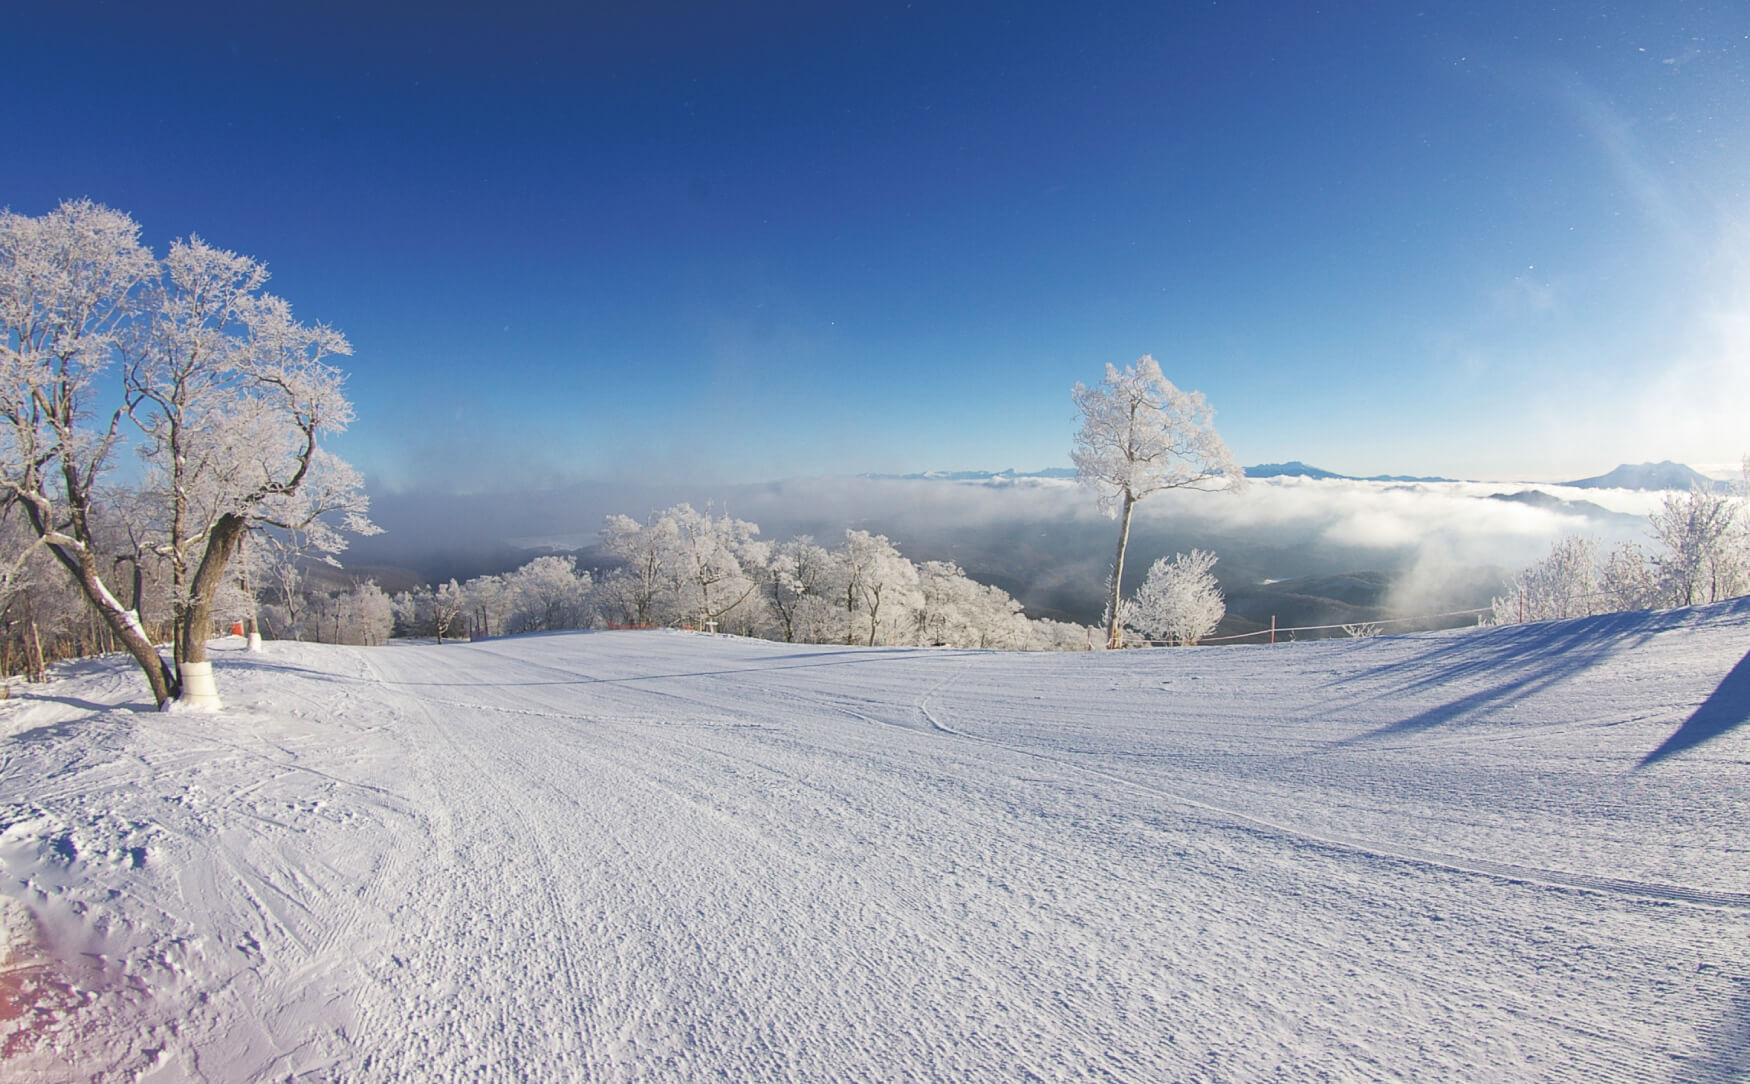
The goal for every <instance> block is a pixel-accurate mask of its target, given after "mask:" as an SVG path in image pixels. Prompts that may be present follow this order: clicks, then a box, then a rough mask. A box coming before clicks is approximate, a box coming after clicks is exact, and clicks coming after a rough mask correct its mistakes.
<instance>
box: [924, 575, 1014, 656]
mask: <svg viewBox="0 0 1750 1084" xmlns="http://www.w3.org/2000/svg"><path fill="white" fill-rule="evenodd" d="M917 570H918V589H919V600H918V604H917V606H916V609H915V610H914V611H913V625H914V636H915V638H916V640H917V642H918V643H921V644H932V645H938V646H942V647H975V648H988V649H1007V650H1023V649H1026V648H1028V647H1031V646H1032V644H1033V630H1032V629H1031V628H1030V627H1029V626H1028V622H1027V618H1026V617H1025V616H1024V615H1023V614H1022V613H1021V604H1020V603H1019V602H1016V601H1015V600H1014V599H1013V598H1011V597H1009V593H1008V592H1007V591H1004V590H1003V589H1002V588H1000V587H993V586H991V585H989V584H983V583H979V582H977V581H975V580H972V579H969V578H968V577H967V575H966V574H965V573H964V572H962V571H961V569H960V566H959V565H956V564H954V563H953V562H952V561H925V562H924V563H923V564H921V565H919V566H917Z"/></svg>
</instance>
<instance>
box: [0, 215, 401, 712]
mask: <svg viewBox="0 0 1750 1084" xmlns="http://www.w3.org/2000/svg"><path fill="white" fill-rule="evenodd" d="M138 233H139V230H138V227H137V226H136V225H135V224H134V222H133V220H132V219H130V218H128V216H126V215H124V214H121V213H120V212H117V211H113V210H110V209H108V208H105V207H101V206H98V205H97V204H93V203H91V202H89V201H79V202H69V203H64V204H62V205H61V206H60V207H58V208H57V209H56V210H55V211H53V212H50V213H49V214H47V215H44V216H42V217H41V218H29V217H26V216H22V215H15V214H12V213H10V212H4V213H0V330H3V334H4V346H3V353H0V369H4V373H3V377H4V379H3V380H0V384H3V385H4V386H3V389H0V396H4V397H5V399H4V402H0V490H3V492H4V494H5V496H6V497H8V498H10V499H14V500H17V501H19V502H21V504H22V506H23V507H24V508H25V509H26V512H27V515H28V517H29V519H30V521H31V523H32V526H33V529H34V530H35V531H36V532H37V535H38V537H39V538H41V539H42V541H43V542H44V543H45V544H46V546H47V547H48V549H49V550H50V552H51V553H53V554H54V555H55V557H56V559H57V560H58V561H59V562H60V563H61V564H62V565H63V567H65V568H66V569H67V571H68V572H69V573H70V574H71V575H72V576H73V579H74V582H76V583H77V584H78V585H79V588H80V590H81V592H82V593H83V594H84V595H85V596H86V598H88V599H89V600H90V601H91V603H92V605H93V606H94V607H96V609H97V611H98V612H99V613H100V614H102V616H103V620H104V621H105V623H106V624H108V626H109V627H110V628H111V629H112V630H113V632H114V634H115V636H116V637H117V639H119V640H120V641H121V642H122V643H123V644H124V645H125V646H126V648H127V650H128V651H129V653H130V654H132V655H133V656H134V658H135V660H136V661H137V662H138V663H139V665H140V667H141V669H142V671H143V672H144V673H145V674H146V678H147V681H148V683H149V684H150V685H151V688H152V693H153V696H154V698H155V699H156V700H157V701H158V702H159V704H160V705H163V704H165V703H168V701H169V700H170V699H171V698H173V697H175V696H177V695H179V693H180V692H181V691H182V683H183V677H184V674H185V671H186V668H187V667H190V666H201V667H205V666H206V659H205V649H204V644H205V639H206V637H207V635H208V634H209V633H210V631H211V624H212V606H213V601H214V598H215V597H216V595H217V594H218V592H219V591H220V590H221V589H222V588H223V587H224V585H225V584H226V583H227V582H228V581H229V578H230V577H229V576H228V575H227V569H228V566H229V563H230V561H231V559H232V557H233V556H234V554H235V553H236V550H237V547H238V546H239V545H240V544H241V541H242V538H243V536H244V534H245V533H246V532H248V531H249V530H250V529H252V528H253V527H255V526H256V525H259V524H270V523H271V524H279V525H282V526H287V527H291V528H294V529H305V530H310V531H312V532H314V533H317V534H319V535H320V537H322V538H323V539H324V540H325V541H327V542H329V543H331V544H333V545H335V546H337V545H338V542H339V538H340V533H341V531H344V530H366V531H368V530H372V529H373V528H371V527H370V526H369V522H368V520H366V519H365V518H364V497H363V493H362V490H361V489H360V486H359V479H358V476H357V474H356V472H353V471H352V470H351V468H350V467H348V466H346V464H344V463H342V462H340V461H339V460H337V459H333V458H332V457H330V456H328V455H327V454H326V453H325V452H323V450H322V449H321V447H320V439H321V438H322V437H324V436H326V435H327V434H329V433H332V432H335V431H337V430H339V429H340V428H342V427H344V426H345V425H346V423H347V422H348V421H349V420H350V418H351V406H350V404H349V403H348V402H347V401H346V398H345V396H344V395H343V394H342V390H341V389H342V382H343V378H342V375H341V373H340V371H339V370H337V369H335V368H333V367H332V366H330V365H329V364H328V363H327V361H326V360H325V359H326V358H328V357H330V356H332V355H336V354H343V353H348V352H350V350H349V348H348V347H347V345H346V340H345V339H344V338H343V337H341V336H340V334H339V333H338V332H335V331H333V330H331V329H328V328H325V327H320V326H318V327H306V326H305V325H302V324H300V323H298V322H297V321H295V320H293V319H292V316H291V310H290V308H289V307H288V306H287V305H286V303H285V302H284V301H282V300H280V299H278V298H274V297H272V296H270V295H267V294H265V293H263V292H261V286H262V283H263V282H264V281H265V279H266V272H265V270H263V269H262V268H261V267H260V265H259V264H256V263H255V262H254V261H251V260H248V259H246V258H243V257H238V256H236V255H234V254H232V253H227V252H222V251H220V250H217V249H214V248H212V247H210V246H208V245H206V244H205V243H204V242H201V241H199V240H198V239H193V238H191V239H189V240H187V241H180V242H177V243H175V244H174V245H172V246H171V249H170V252H169V254H168V255H167V256H166V257H165V258H164V259H163V260H162V261H159V260H156V259H154V258H153V256H152V254H151V252H150V251H149V250H147V249H146V248H145V247H144V246H142V245H141V244H140V243H139V240H138ZM114 372H119V374H120V379H119V380H117V381H116V382H115V383H114V384H112V385H108V391H107V392H106V385H105V380H106V378H107V377H108V376H109V375H110V374H111V373H114ZM130 421H131V422H132V423H133V424H134V425H135V426H137V437H138V440H137V443H136V447H137V448H138V450H139V451H140V453H141V455H142V456H143V458H144V461H145V467H146V479H145V482H144V484H143V492H144V493H145V494H146V496H147V498H148V505H149V515H147V516H146V517H144V518H143V519H142V520H141V521H140V522H141V524H142V525H143V526H144V527H146V528H147V534H146V536H144V537H143V538H139V539H136V541H137V543H138V548H139V550H140V551H150V552H152V553H154V554H156V555H157V556H159V557H161V558H162V559H163V560H165V561H166V562H168V564H169V565H170V568H171V580H172V584H173V597H172V600H171V604H172V606H173V607H174V608H175V614H176V618H177V622H176V624H177V635H176V644H175V647H174V650H173V654H172V661H173V662H174V667H173V666H172V665H171V664H170V663H167V662H166V661H165V660H163V659H162V658H160V657H159V656H158V653H157V651H156V650H155V649H154V648H153V647H152V644H151V643H150V640H149V639H148V637H147V636H146V633H145V631H144V628H143V627H142V622H141V620H140V617H139V614H138V612H137V605H130V604H128V603H126V602H123V601H122V600H120V599H118V598H117V596H116V594H115V592H114V591H113V590H112V584H111V582H110V577H113V575H114V572H115V570H114V569H113V568H109V567H106V566H105V557H106V554H104V553H102V552H100V548H101V547H100V546H99V540H98V532H99V530H100V520H101V518H102V517H103V515H104V514H105V509H104V508H103V507H101V505H102V504H103V502H102V500H101V495H100V489H99V487H100V485H101V484H102V480H103V479H104V478H105V476H106V475H107V474H108V473H109V471H110V470H111V468H113V467H114V466H115V463H114V457H115V454H116V452H117V450H118V449H119V448H120V447H121V444H122V442H123V441H124V440H125V439H126V438H125V434H124V424H126V423H128V422H130ZM136 556H138V554H137V553H136ZM135 567H136V568H137V567H138V565H137V564H136V566H135Z"/></svg>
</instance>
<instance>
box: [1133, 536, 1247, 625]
mask: <svg viewBox="0 0 1750 1084" xmlns="http://www.w3.org/2000/svg"><path fill="white" fill-rule="evenodd" d="M1215 561H1216V557H1215V554H1213V553H1209V552H1207V551H1205V550H1196V549H1194V550H1192V551H1191V552H1190V553H1176V554H1174V555H1173V556H1172V557H1170V558H1168V557H1162V558H1160V559H1159V560H1157V561H1156V562H1155V563H1154V564H1153V565H1152V566H1150V568H1149V570H1148V576H1147V578H1145V579H1144V580H1143V581H1142V586H1141V587H1139V588H1137V591H1136V596H1135V598H1133V599H1132V600H1131V607H1130V613H1129V618H1130V622H1131V624H1132V625H1133V626H1134V627H1135V628H1136V629H1137V630H1138V631H1140V632H1141V633H1142V634H1143V635H1144V636H1145V637H1147V638H1149V639H1156V640H1171V641H1172V642H1173V643H1176V644H1195V643H1196V642H1197V641H1199V640H1201V639H1203V638H1204V637H1205V636H1208V635H1209V634H1210V633H1211V632H1214V631H1215V626H1217V625H1219V624H1220V623H1221V619H1222V617H1223V616H1224V615H1226V613H1227V603H1226V601H1225V600H1224V599H1223V598H1222V594H1221V586H1220V585H1219V584H1218V583H1217V582H1216V579H1215V573H1214V571H1213V570H1214V568H1215Z"/></svg>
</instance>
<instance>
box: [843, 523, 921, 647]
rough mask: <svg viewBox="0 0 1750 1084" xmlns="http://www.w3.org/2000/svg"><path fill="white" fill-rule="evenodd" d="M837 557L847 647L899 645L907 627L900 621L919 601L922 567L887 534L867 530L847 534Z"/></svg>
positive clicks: (847, 532)
mask: <svg viewBox="0 0 1750 1084" xmlns="http://www.w3.org/2000/svg"><path fill="white" fill-rule="evenodd" d="M834 556H835V557H836V558H837V563H838V568H839V580H840V583H841V584H842V590H843V598H844V600H845V614H846V617H847V619H848V620H847V622H846V626H845V642H846V643H854V642H855V641H856V640H857V639H858V638H863V640H864V642H865V643H866V644H868V645H869V646H870V647H874V646H875V645H876V644H878V643H882V642H884V641H885V642H888V643H892V642H894V641H895V640H896V639H897V635H898V629H899V628H900V627H902V625H903V622H902V621H901V620H900V616H901V615H902V614H903V613H904V612H905V611H906V610H908V609H909V608H910V607H912V606H915V605H917V603H918V601H919V599H920V596H919V593H918V572H917V567H916V566H915V565H913V564H912V563H911V562H910V561H908V560H906V559H905V558H904V557H903V556H901V555H900V552H899V550H898V549H897V548H896V547H895V546H894V545H893V543H892V542H889V541H888V540H887V536H886V535H879V534H870V533H869V532H868V531H857V530H847V531H846V532H845V542H844V545H842V546H840V547H839V549H838V550H837V551H836V553H835V554H834ZM883 630H886V635H885V636H884V635H883Z"/></svg>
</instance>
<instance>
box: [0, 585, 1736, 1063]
mask: <svg viewBox="0 0 1750 1084" xmlns="http://www.w3.org/2000/svg"><path fill="white" fill-rule="evenodd" d="M234 643H235V644H236V646H228V645H227V644H226V643H225V642H219V643H217V644H215V649H214V652H213V657H214V658H215V659H216V670H217V673H218V676H219V682H220V692H221V694H222V695H223V697H224V700H225V703H226V705H227V706H226V710H225V711H224V712H222V713H219V714H210V715H209V714H176V713H170V714H163V713H157V712H154V711H150V710H148V708H149V705H148V703H147V702H146V696H145V690H144V685H143V683H142V682H141V680H140V678H139V675H138V674H137V672H134V671H133V670H131V669H130V668H129V666H128V664H126V663H125V662H123V661H120V660H109V659H105V660H98V661H93V662H88V663H84V664H79V665H76V666H72V667H68V668H65V669H63V670H61V671H60V672H59V673H60V676H59V678H58V679H57V680H56V681H55V682H54V683H52V684H50V685H46V686H31V687H21V688H16V689H15V690H14V698H13V699H12V700H11V701H10V702H8V703H7V704H5V705H4V707H0V734H4V735H5V736H4V737H0V897H3V898H5V899H7V900H8V901H10V902H8V903H7V904H6V906H5V909H4V911H3V912H0V913H3V914H4V915H5V916H6V919H7V923H8V927H9V933H8V943H9V945H10V946H11V952H10V958H9V960H8V962H7V963H6V964H5V970H4V971H0V1046H3V1048H4V1049H3V1054H4V1059H3V1060H0V1070H3V1072H0V1075H4V1076H5V1077H6V1079H8V1080H18V1081H31V1080H61V1079H66V1078H69V1077H71V1078H75V1079H86V1078H97V1079H144V1080H165V1081H168V1080H181V1079H200V1080H210V1081H244V1080H283V1079H288V1078H297V1079H317V1080H324V1079H336V1080H348V1081H391V1080H412V1079H423V1080H448V1081H468V1080H594V1081H616V1080H627V1081H630V1080H701V1079H711V1080H835V1081H857V1080H868V1081H892V1080H1001V1081H1010V1080H1028V1079H1036V1080H1060V1079H1111V1080H1132V1081H1164V1080H1209V1081H1217V1080H1316V1079H1333V1080H1373V1079H1386V1080H1397V1079H1407V1080H1417V1081H1434V1080H1466V1081H1468V1080H1482V1079H1488V1080H1551V1079H1557V1080H1607V1079H1609V1080H1625V1079H1646V1080H1675V1081H1725V1080H1736V1079H1743V1078H1744V1077H1745V1075H1746V1074H1747V1073H1750V854H1747V847H1750V836H1747V834H1746V831H1745V822H1744V811H1745V809H1746V808H1747V799H1750V727H1746V726H1744V725H1743V724H1744V722H1745V719H1746V717H1747V716H1750V600H1738V601H1736V602H1732V603H1725V604H1721V605H1717V606H1712V607H1706V608H1700V609H1694V610H1678V611H1667V612H1659V613H1650V614H1649V613H1640V614H1616V615H1609V616H1605V617H1596V618H1587V619H1583V620H1577V621H1570V622H1560V623H1551V624H1545V625H1521V626H1513V627H1507V628H1494V629H1481V630H1473V631H1463V632H1456V633H1436V634H1425V635H1415V636H1403V637H1382V638H1373V639H1362V640H1353V641H1344V642H1331V641H1326V642H1319V643H1302V644H1286V645H1278V646H1276V647H1274V648H1263V647H1248V648H1231V647H1230V648H1191V649H1173V650H1154V651H1132V652H1121V653H1104V652H1098V653H1085V654H1080V655H1021V654H1001V653H992V652H971V651H949V650H929V649H864V648H833V647H807V648H799V647H795V646H790V645H784V644H777V643H767V642H759V641H747V640H739V639H731V638H727V637H709V636H704V635H695V634H688V633H680V632H621V633H565V634H553V635H544V636H532V637H524V638H517V639H507V640H499V641H490V642H484V643H478V644H472V645H469V644H448V645H445V646H443V647H437V646H434V645H411V646H408V645H401V646H390V647H384V648H351V647H334V646H318V645H304V644H290V643H274V644H270V645H268V646H269V649H270V653H269V654H266V655H251V654H246V653H245V652H244V651H243V650H242V649H241V644H240V642H234Z"/></svg>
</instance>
